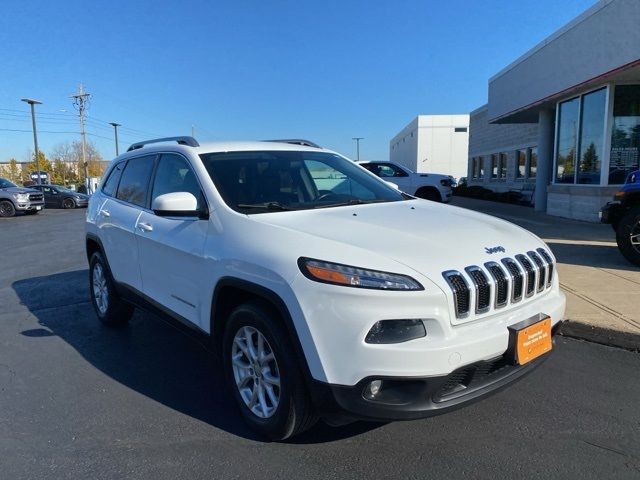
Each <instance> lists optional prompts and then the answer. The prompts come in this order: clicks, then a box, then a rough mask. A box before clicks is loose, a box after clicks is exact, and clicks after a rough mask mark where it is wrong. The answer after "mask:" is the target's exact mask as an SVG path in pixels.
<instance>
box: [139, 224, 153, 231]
mask: <svg viewBox="0 0 640 480" xmlns="http://www.w3.org/2000/svg"><path fill="white" fill-rule="evenodd" d="M138 228H139V229H140V230H142V231H143V232H153V225H151V224H150V223H139V224H138Z"/></svg>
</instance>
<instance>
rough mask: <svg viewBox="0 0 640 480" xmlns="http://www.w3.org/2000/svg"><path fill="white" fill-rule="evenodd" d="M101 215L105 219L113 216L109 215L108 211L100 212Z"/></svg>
mask: <svg viewBox="0 0 640 480" xmlns="http://www.w3.org/2000/svg"><path fill="white" fill-rule="evenodd" d="M100 215H102V216H103V217H110V216H111V214H110V213H109V211H108V210H100Z"/></svg>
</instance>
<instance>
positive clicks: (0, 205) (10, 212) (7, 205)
mask: <svg viewBox="0 0 640 480" xmlns="http://www.w3.org/2000/svg"><path fill="white" fill-rule="evenodd" d="M15 214H16V207H14V206H13V203H11V202H10V201H9V200H2V201H0V217H13V216H14V215H15Z"/></svg>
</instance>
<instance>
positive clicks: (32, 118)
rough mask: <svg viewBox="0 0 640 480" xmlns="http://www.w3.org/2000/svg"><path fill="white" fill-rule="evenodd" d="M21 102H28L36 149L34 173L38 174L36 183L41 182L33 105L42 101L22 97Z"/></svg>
mask: <svg viewBox="0 0 640 480" xmlns="http://www.w3.org/2000/svg"><path fill="white" fill-rule="evenodd" d="M21 100H22V101H23V102H26V103H28V104H29V105H30V106H31V124H32V125H33V146H34V148H35V151H36V170H37V173H36V175H37V176H38V185H40V184H42V179H41V178H40V154H39V152H38V133H37V132H36V111H35V108H34V105H42V102H39V101H38V100H33V99H32V98H22V99H21Z"/></svg>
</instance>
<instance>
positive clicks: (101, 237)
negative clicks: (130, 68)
mask: <svg viewBox="0 0 640 480" xmlns="http://www.w3.org/2000/svg"><path fill="white" fill-rule="evenodd" d="M86 230H87V237H86V249H87V257H88V259H89V263H90V270H89V271H90V291H91V298H92V303H93V306H94V308H95V311H96V314H97V316H98V318H99V319H100V320H102V321H103V322H104V323H107V324H121V323H124V322H126V321H127V320H128V319H129V318H130V317H131V314H132V310H133V305H137V306H141V307H143V308H150V309H153V310H154V311H156V312H157V311H160V312H162V313H164V314H167V315H168V316H170V317H171V318H173V319H175V320H176V321H178V322H181V323H183V324H185V325H188V326H190V327H192V329H193V330H194V331H197V332H199V333H201V334H203V335H206V336H207V337H208V338H209V339H210V341H211V343H212V345H213V350H214V351H216V352H218V353H219V354H220V355H221V356H222V359H223V365H224V367H223V368H224V370H225V376H226V378H227V380H228V383H229V388H230V390H231V391H232V392H233V395H234V397H235V400H236V402H237V404H238V407H239V409H240V411H241V413H242V415H243V416H244V418H245V419H246V420H247V422H248V423H249V424H250V425H251V426H252V427H253V428H255V429H256V430H258V431H259V432H261V433H263V434H266V435H268V436H270V437H271V438H274V439H284V438H287V437H289V436H291V435H294V434H296V433H299V432H301V431H303V430H305V429H306V428H308V427H310V426H311V425H312V424H313V423H314V422H315V420H316V419H317V418H323V419H325V420H326V421H327V422H328V423H330V424H333V425H340V424H344V423H347V422H349V421H353V420H354V419H366V420H382V421H388V420H396V419H414V418H421V417H426V416H430V415H435V414H438V413H442V412H446V411H448V410H451V409H454V408H457V407H460V406H462V405H464V404H467V403H468V402H471V401H474V400H477V399H479V398H481V397H483V396H485V395H487V394H489V393H491V392H493V391H495V390H497V389H499V388H501V387H503V386H505V385H507V384H509V383H511V382H513V381H514V380H516V379H518V378H520V377H521V376H523V375H524V374H526V373H527V372H529V371H531V370H532V369H534V368H535V367H536V366H537V365H539V364H540V363H541V362H542V361H544V360H545V359H546V358H547V357H548V355H549V354H550V350H551V349H552V348H553V344H554V342H553V340H552V336H553V334H555V332H556V331H557V329H558V326H559V325H560V321H561V319H562V317H563V315H564V309H565V298H564V295H563V294H562V293H561V291H560V290H559V287H558V278H557V275H556V269H555V263H554V257H553V255H552V253H551V251H550V250H549V248H548V247H547V245H545V243H544V242H542V241H541V240H540V239H539V238H537V237H536V236H535V235H533V234H531V233H529V232H527V231H526V230H523V229H522V228H519V227H517V226H514V225H512V224H510V223H507V222H505V221H502V220H499V219H496V218H493V217H490V216H487V215H482V214H480V213H475V212H472V211H470V210H465V209H461V208H456V207H451V206H447V205H442V204H439V203H435V202H428V201H425V200H421V199H415V198H412V197H409V196H408V195H406V194H403V193H401V192H399V191H398V190H396V189H394V188H393V187H391V186H389V185H388V184H386V183H385V182H384V181H383V180H381V179H380V178H378V177H376V176H375V175H374V174H372V173H370V172H367V171H365V170H364V169H363V168H360V167H359V166H358V165H356V164H355V163H353V162H352V161H350V160H348V159H346V158H345V157H342V156H340V155H339V154H337V153H334V152H332V151H329V150H325V149H322V148H319V147H317V146H316V145H314V144H312V143H310V142H305V141H297V140H296V141H284V140H283V141H276V142H271V141H257V142H242V143H239V142H234V143H208V144H204V145H199V144H198V142H197V141H196V140H195V139H193V138H192V137H172V138H170V139H159V140H153V141H148V142H143V143H139V144H134V145H132V146H131V147H130V148H129V150H128V151H127V152H126V153H125V154H123V155H120V156H119V157H117V158H116V159H115V160H113V162H112V163H111V165H110V167H109V169H108V171H107V172H106V173H105V175H104V177H103V180H102V182H101V185H100V187H99V189H98V190H97V191H96V193H95V194H94V195H93V196H92V197H91V200H90V202H89V209H88V212H87V224H86ZM538 381H540V379H538Z"/></svg>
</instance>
